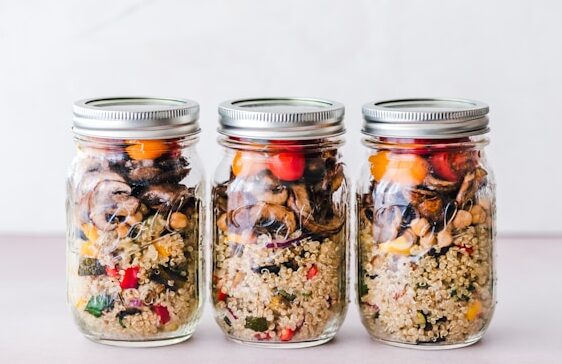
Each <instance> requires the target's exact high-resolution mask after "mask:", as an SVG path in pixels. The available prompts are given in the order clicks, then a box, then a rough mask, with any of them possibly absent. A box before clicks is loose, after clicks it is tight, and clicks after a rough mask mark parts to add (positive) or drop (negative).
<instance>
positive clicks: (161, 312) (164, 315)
mask: <svg viewBox="0 0 562 364" xmlns="http://www.w3.org/2000/svg"><path fill="white" fill-rule="evenodd" d="M152 311H154V313H155V314H156V315H157V316H158V318H159V319H160V324H161V325H164V324H166V323H167V322H168V321H170V312H169V311H168V309H167V308H166V306H162V305H154V306H152Z"/></svg>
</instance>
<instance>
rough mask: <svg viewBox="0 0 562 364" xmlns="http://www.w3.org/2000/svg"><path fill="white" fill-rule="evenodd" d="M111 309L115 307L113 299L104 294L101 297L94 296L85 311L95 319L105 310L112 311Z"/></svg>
mask: <svg viewBox="0 0 562 364" xmlns="http://www.w3.org/2000/svg"><path fill="white" fill-rule="evenodd" d="M111 307H113V297H111V296H110V295H107V294H102V295H99V296H92V297H91V298H90V300H89V301H88V304H87V305H86V308H85V309H84V311H86V312H88V313H89V314H91V315H93V316H95V317H100V316H101V314H102V312H103V311H104V310H106V309H110V308H111Z"/></svg>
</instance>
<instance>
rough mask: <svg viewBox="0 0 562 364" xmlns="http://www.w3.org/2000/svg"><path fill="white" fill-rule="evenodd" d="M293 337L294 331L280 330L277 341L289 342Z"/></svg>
mask: <svg viewBox="0 0 562 364" xmlns="http://www.w3.org/2000/svg"><path fill="white" fill-rule="evenodd" d="M293 336H295V331H294V330H291V329H289V328H285V329H282V330H281V333H280V334H279V339H280V340H281V341H291V339H292V338H293Z"/></svg>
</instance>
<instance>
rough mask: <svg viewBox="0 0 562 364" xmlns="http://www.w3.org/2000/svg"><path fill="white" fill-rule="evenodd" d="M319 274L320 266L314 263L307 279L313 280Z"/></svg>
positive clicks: (307, 274)
mask: <svg viewBox="0 0 562 364" xmlns="http://www.w3.org/2000/svg"><path fill="white" fill-rule="evenodd" d="M317 274H318V268H317V267H316V265H313V266H312V267H310V269H309V270H308V272H307V273H306V279H308V280H311V279H312V278H314V276H316V275H317Z"/></svg>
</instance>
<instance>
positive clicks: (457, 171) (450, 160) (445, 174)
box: [429, 151, 474, 182]
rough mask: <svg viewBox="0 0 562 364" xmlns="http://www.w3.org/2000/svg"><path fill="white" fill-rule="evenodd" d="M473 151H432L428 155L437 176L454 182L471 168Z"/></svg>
mask: <svg viewBox="0 0 562 364" xmlns="http://www.w3.org/2000/svg"><path fill="white" fill-rule="evenodd" d="M473 156H474V152H473V151H447V152H438V153H434V154H432V155H431V156H430V157H429V161H430V163H431V166H432V167H433V171H434V172H435V174H436V175H437V177H440V178H443V179H445V180H447V181H451V182H456V181H458V179H459V176H461V175H463V174H464V172H466V171H467V170H469V169H471V168H473V163H474V158H473Z"/></svg>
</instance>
